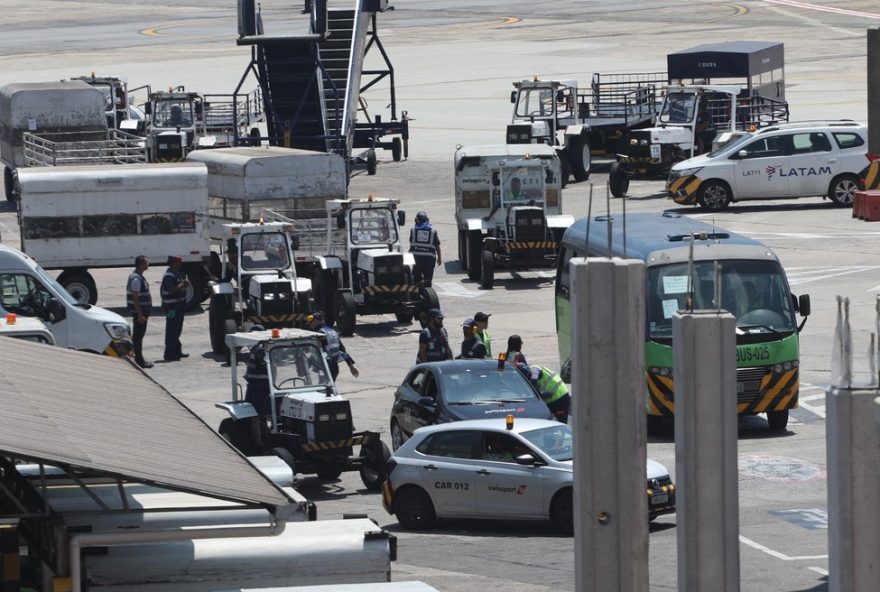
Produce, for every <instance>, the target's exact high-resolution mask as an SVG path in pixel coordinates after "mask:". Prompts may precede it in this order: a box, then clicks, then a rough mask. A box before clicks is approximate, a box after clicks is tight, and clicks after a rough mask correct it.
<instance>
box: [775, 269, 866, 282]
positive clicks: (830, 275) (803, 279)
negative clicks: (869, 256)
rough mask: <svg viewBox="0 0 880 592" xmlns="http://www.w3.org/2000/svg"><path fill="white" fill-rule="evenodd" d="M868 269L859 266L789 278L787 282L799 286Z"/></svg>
mask: <svg viewBox="0 0 880 592" xmlns="http://www.w3.org/2000/svg"><path fill="white" fill-rule="evenodd" d="M870 269H871V268H870V267H859V268H857V269H850V270H844V271H840V272H838V273H827V274H823V275H816V276H812V277H800V278H798V277H796V278H793V279H790V280H789V282H788V284H789V285H790V286H799V285H801V284H807V283H810V282H818V281H821V280H827V279H830V278H833V277H838V276H841V275H849V274H851V273H861V272H863V271H869V270H870Z"/></svg>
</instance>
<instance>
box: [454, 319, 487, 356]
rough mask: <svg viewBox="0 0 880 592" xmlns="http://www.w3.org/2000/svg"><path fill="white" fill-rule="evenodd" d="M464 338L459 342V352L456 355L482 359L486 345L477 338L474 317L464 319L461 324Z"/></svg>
mask: <svg viewBox="0 0 880 592" xmlns="http://www.w3.org/2000/svg"><path fill="white" fill-rule="evenodd" d="M461 328H462V333H463V337H464V340H463V341H462V342H461V353H460V354H459V355H458V356H457V357H456V359H457V360H461V359H477V360H482V359H483V358H485V357H486V346H485V345H483V342H482V341H481V340H480V339H479V338H477V335H476V332H475V327H474V319H465V321H464V324H463V325H462V326H461Z"/></svg>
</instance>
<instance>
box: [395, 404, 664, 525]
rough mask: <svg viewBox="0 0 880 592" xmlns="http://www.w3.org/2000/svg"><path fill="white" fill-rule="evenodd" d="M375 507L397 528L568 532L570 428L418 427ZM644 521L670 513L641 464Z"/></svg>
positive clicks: (657, 468) (536, 423)
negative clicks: (535, 524) (452, 525)
mask: <svg viewBox="0 0 880 592" xmlns="http://www.w3.org/2000/svg"><path fill="white" fill-rule="evenodd" d="M387 474H388V477H387V479H386V481H385V483H384V486H383V492H382V493H383V495H382V504H383V505H384V506H385V509H386V510H387V511H388V513H390V514H394V515H396V516H397V521H398V522H399V523H400V525H401V526H403V527H404V528H411V529H425V528H430V527H431V526H432V525H433V524H434V522H435V521H436V519H438V518H491V519H512V520H548V519H549V520H550V521H552V522H553V523H554V524H555V525H556V526H557V527H558V528H559V529H560V530H562V531H564V532H568V533H570V532H572V528H573V517H574V511H573V507H572V487H573V482H574V473H573V471H572V434H571V427H570V426H567V425H565V424H562V423H559V422H557V421H553V420H546V419H531V418H516V419H515V424H514V425H513V427H512V428H511V429H507V422H506V420H505V419H477V420H468V421H457V422H453V423H444V424H438V425H433V426H428V427H424V428H420V429H418V430H416V431H415V432H414V433H413V436H412V437H411V438H410V439H409V440H407V441H406V442H405V443H404V444H403V445H402V446H401V447H400V448H398V449H397V451H395V452H394V454H393V455H392V456H391V459H390V460H389V461H388V471H387ZM646 492H647V495H648V509H649V519H651V520H653V519H654V518H655V517H657V516H659V515H660V514H668V513H671V512H675V485H673V483H672V479H671V478H670V476H669V470H668V469H667V468H666V467H664V466H663V465H662V464H660V463H658V462H657V461H654V460H651V459H648V466H647V488H646Z"/></svg>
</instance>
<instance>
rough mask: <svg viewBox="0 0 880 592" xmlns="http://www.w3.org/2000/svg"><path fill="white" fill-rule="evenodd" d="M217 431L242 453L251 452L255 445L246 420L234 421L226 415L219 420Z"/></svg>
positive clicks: (246, 454)
mask: <svg viewBox="0 0 880 592" xmlns="http://www.w3.org/2000/svg"><path fill="white" fill-rule="evenodd" d="M217 432H218V433H219V434H220V435H221V436H222V437H223V439H224V440H226V441H227V442H229V443H230V444H231V445H232V447H233V448H235V449H236V450H238V451H239V452H241V453H242V454H243V455H245V456H248V455H250V454H253V452H254V448H255V447H254V444H253V442H252V441H251V436H250V426H249V425H248V422H247V421H236V420H234V419H232V418H231V417H227V418H226V419H224V420H223V421H221V422H220V427H218V428H217Z"/></svg>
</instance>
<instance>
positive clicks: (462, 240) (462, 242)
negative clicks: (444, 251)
mask: <svg viewBox="0 0 880 592" xmlns="http://www.w3.org/2000/svg"><path fill="white" fill-rule="evenodd" d="M458 262H459V263H460V264H461V268H462V269H463V270H465V271H467V268H468V265H467V230H459V231H458Z"/></svg>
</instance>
